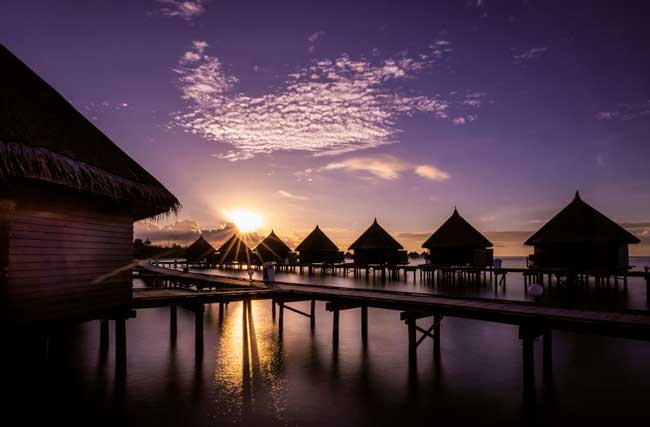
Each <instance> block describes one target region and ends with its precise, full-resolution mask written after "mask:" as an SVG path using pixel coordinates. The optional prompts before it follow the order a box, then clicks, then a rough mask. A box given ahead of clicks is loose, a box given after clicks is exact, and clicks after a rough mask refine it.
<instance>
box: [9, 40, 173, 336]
mask: <svg viewBox="0 0 650 427" xmlns="http://www.w3.org/2000/svg"><path fill="white" fill-rule="evenodd" d="M0 69H2V79H0V288H2V294H1V295H0V300H1V302H0V303H1V304H2V306H1V307H0V312H1V313H2V316H3V320H4V321H10V322H12V323H20V324H27V323H30V324H33V323H36V322H43V321H47V322H51V321H56V320H59V319H64V318H65V319H66V321H71V320H74V319H79V320H82V319H86V318H96V317H98V316H100V315H102V314H106V315H107V316H110V313H115V312H116V311H117V310H120V309H122V308H125V307H127V305H128V304H129V302H130V299H131V293H132V285H131V265H132V262H133V222H134V221H137V220H141V219H144V218H150V217H156V216H160V215H166V214H168V213H171V212H176V211H177V210H178V209H179V207H180V205H179V202H178V200H177V199H176V197H174V195H172V194H171V193H170V192H169V191H168V190H167V189H166V188H165V187H164V186H163V185H162V184H161V183H160V182H158V181H157V180H156V179H155V178H154V177H153V176H151V175H150V174H149V173H148V172H147V171H146V170H144V169H143V168H142V167H141V166H140V165H139V164H137V163H136V162H135V161H133V160H132V159H131V158H130V157H129V156H128V155H127V154H125V153H124V152H123V151H122V150H120V148H118V147H117V145H115V144H114V143H113V142H112V141H111V140H110V139H109V138H108V137H106V135H104V134H103V133H102V132H101V131H99V130H98V129H97V128H96V127H95V126H94V125H93V124H92V123H90V122H89V121H88V120H87V119H86V118H85V117H84V116H83V115H81V114H80V113H79V112H78V111H77V110H76V109H75V108H74V107H73V106H72V105H71V104H70V103H69V102H68V101H66V99H65V98H64V97H63V96H61V95H60V94H59V93H58V92H57V91H56V90H54V89H53V88H52V87H51V86H50V85H48V84H47V83H46V82H45V81H44V80H42V79H41V78H40V77H39V76H38V75H37V74H36V73H34V72H33V71H32V70H30V69H29V67H27V66H26V65H25V64H23V63H22V62H21V61H20V60H19V59H18V58H16V57H15V56H14V55H13V54H12V53H11V52H9V50H7V49H6V48H5V47H4V46H1V45H0Z"/></svg>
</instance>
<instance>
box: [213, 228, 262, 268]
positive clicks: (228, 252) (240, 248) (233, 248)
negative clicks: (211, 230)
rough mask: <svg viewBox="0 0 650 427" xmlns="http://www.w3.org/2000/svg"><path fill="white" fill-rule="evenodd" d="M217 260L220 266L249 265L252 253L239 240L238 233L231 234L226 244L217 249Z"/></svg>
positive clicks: (251, 260)
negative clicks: (235, 263) (232, 264)
mask: <svg viewBox="0 0 650 427" xmlns="http://www.w3.org/2000/svg"><path fill="white" fill-rule="evenodd" d="M217 253H218V255H217V256H218V259H219V262H220V263H221V264H231V263H234V262H238V263H239V264H246V265H250V264H251V262H253V261H254V259H253V251H251V250H250V248H249V247H248V245H247V244H246V243H245V242H244V241H243V240H242V239H241V237H240V235H239V233H235V234H233V235H232V236H231V237H230V238H229V239H228V240H226V242H225V243H224V244H223V245H221V247H220V248H219V249H217Z"/></svg>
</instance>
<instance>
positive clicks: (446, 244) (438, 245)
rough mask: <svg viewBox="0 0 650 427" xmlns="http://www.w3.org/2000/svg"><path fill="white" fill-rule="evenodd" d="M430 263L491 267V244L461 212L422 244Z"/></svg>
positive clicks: (450, 218)
mask: <svg viewBox="0 0 650 427" xmlns="http://www.w3.org/2000/svg"><path fill="white" fill-rule="evenodd" d="M422 247H423V248H425V249H428V250H429V255H428V258H429V262H430V263H431V264H436V265H446V266H451V265H454V266H461V265H472V266H486V265H491V264H492V249H488V248H491V247H492V242H490V241H489V240H488V239H486V238H485V237H484V236H483V235H482V234H481V233H480V232H479V231H478V230H477V229H476V228H474V227H472V225H471V224H470V223H469V222H467V221H466V220H465V218H463V217H462V216H460V214H459V213H458V210H456V208H454V213H453V214H452V215H451V216H450V217H449V218H448V219H447V221H445V222H444V223H443V224H442V225H441V226H440V228H438V229H437V230H436V231H435V232H434V233H433V234H432V235H431V237H429V238H428V239H427V241H426V242H424V243H423V244H422Z"/></svg>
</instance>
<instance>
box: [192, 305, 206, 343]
mask: <svg viewBox="0 0 650 427" xmlns="http://www.w3.org/2000/svg"><path fill="white" fill-rule="evenodd" d="M193 310H194V350H195V352H196V354H197V355H200V354H202V353H203V312H204V311H205V307H204V306H203V304H199V305H197V306H195V307H193Z"/></svg>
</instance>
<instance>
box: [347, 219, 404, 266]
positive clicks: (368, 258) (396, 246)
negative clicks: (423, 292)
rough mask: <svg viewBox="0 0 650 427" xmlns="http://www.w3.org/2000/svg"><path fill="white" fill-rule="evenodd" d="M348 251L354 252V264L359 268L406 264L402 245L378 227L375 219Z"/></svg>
mask: <svg viewBox="0 0 650 427" xmlns="http://www.w3.org/2000/svg"><path fill="white" fill-rule="evenodd" d="M349 249H350V250H353V251H354V263H355V264H357V265H360V266H364V265H369V264H382V265H383V264H388V265H395V264H405V263H407V262H408V256H407V253H406V251H405V250H404V248H403V247H402V245H401V244H400V243H399V242H398V241H397V240H395V239H394V238H393V236H391V235H390V234H388V232H387V231H386V230H384V229H383V228H382V227H381V226H380V225H379V223H378V222H377V219H376V218H375V220H374V222H373V223H372V225H371V226H370V227H369V228H368V229H367V230H366V231H364V232H363V234H361V236H359V238H358V239H357V240H356V241H355V242H354V243H352V244H351V245H350V248H349Z"/></svg>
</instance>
